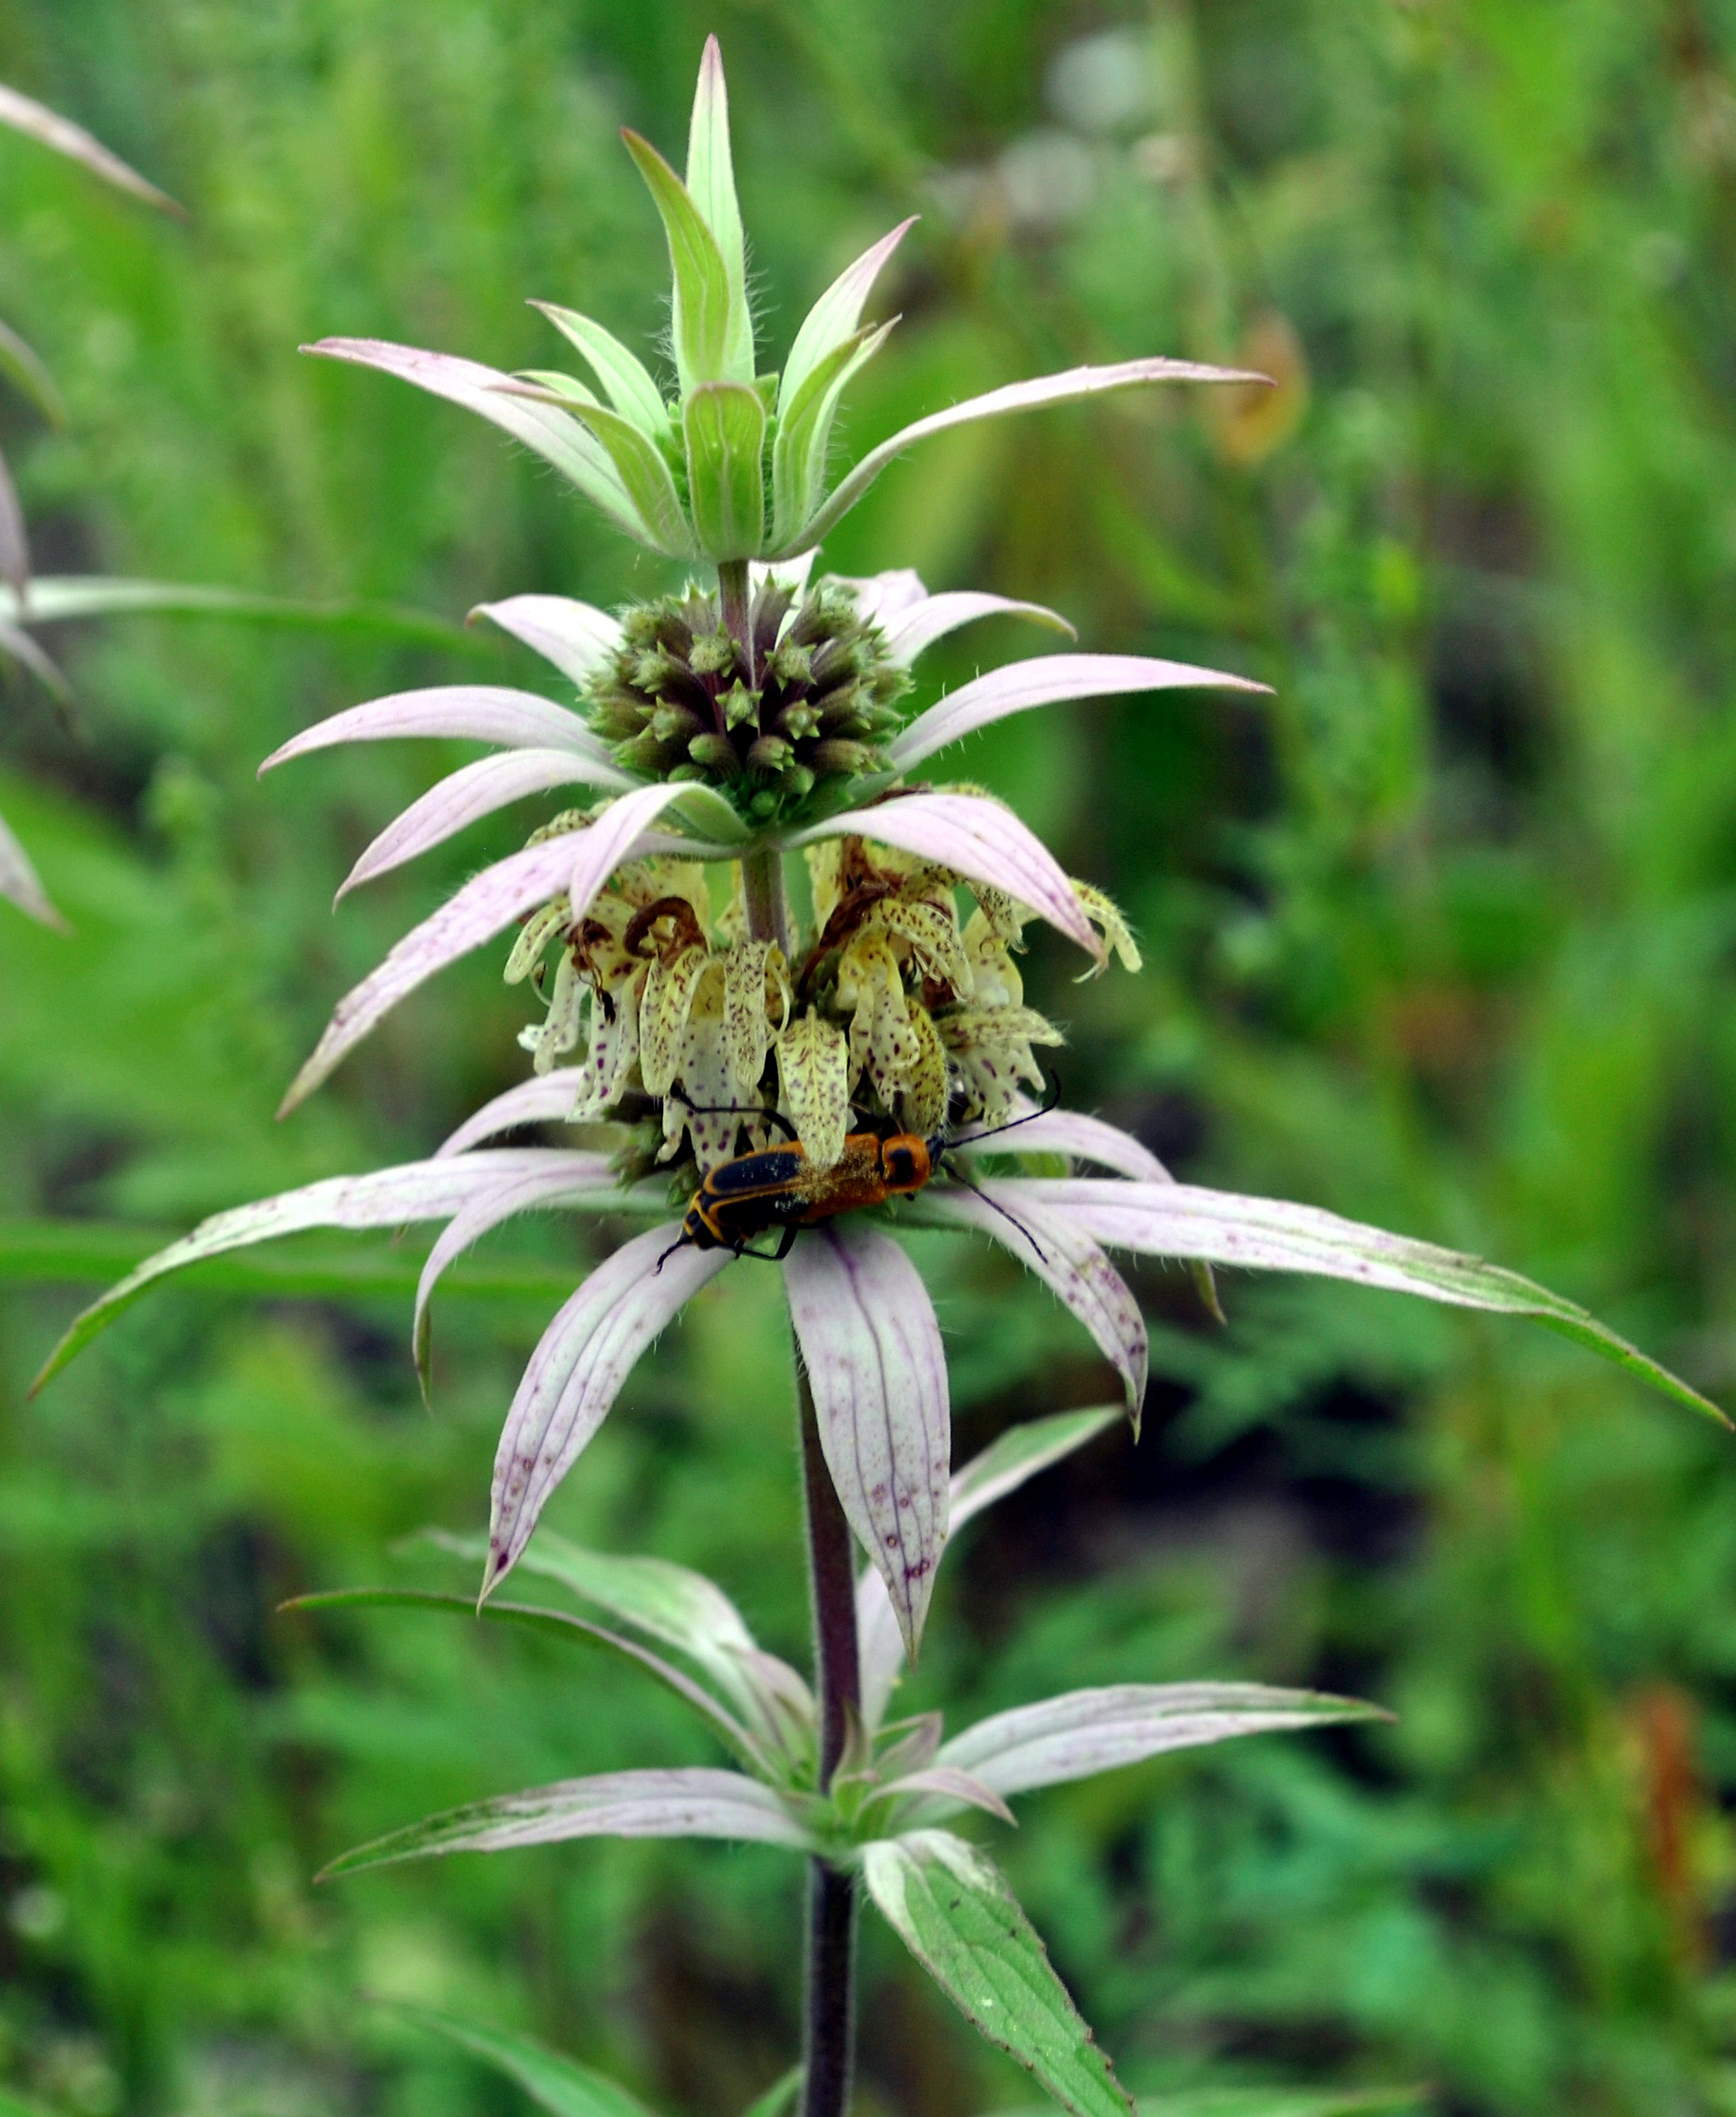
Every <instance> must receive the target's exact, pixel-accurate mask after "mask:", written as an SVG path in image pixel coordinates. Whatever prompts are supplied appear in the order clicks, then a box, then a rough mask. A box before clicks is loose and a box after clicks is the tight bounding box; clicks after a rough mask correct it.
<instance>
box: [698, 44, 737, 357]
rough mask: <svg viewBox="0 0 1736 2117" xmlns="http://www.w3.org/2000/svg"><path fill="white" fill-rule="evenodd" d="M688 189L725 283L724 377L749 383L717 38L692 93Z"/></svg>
mask: <svg viewBox="0 0 1736 2117" xmlns="http://www.w3.org/2000/svg"><path fill="white" fill-rule="evenodd" d="M687 189H688V192H689V193H690V195H691V196H692V198H693V204H695V205H696V206H697V207H698V208H699V210H700V212H701V213H702V214H703V215H705V225H706V227H708V228H710V230H711V232H712V234H713V235H714V236H715V237H716V238H717V248H718V250H720V251H721V252H722V254H723V264H724V271H725V273H727V275H728V281H729V328H728V336H727V339H726V342H725V346H724V360H725V366H724V373H725V374H726V375H728V376H730V377H732V378H736V379H738V380H740V381H744V382H751V380H752V379H753V319H752V316H751V313H750V311H749V308H748V261H747V238H746V237H745V236H744V235H743V233H742V228H741V207H740V203H739V202H738V200H737V198H736V180H735V169H734V165H733V163H732V161H731V159H730V155H729V95H728V89H727V88H726V87H725V86H724V78H723V52H722V51H721V49H720V48H719V46H718V43H717V38H716V37H707V38H706V39H705V57H704V58H703V59H701V61H700V63H699V84H698V87H696V88H695V89H694V91H693V122H692V124H691V125H690V126H689V128H688V134H687Z"/></svg>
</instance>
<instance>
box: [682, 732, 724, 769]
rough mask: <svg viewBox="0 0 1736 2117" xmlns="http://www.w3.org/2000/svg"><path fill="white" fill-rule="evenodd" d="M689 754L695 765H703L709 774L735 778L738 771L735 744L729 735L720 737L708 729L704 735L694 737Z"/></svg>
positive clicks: (689, 745) (688, 747) (689, 746)
mask: <svg viewBox="0 0 1736 2117" xmlns="http://www.w3.org/2000/svg"><path fill="white" fill-rule="evenodd" d="M687 754H688V756H689V757H690V758H692V760H693V762H694V763H695V764H703V765H704V766H705V768H706V770H707V771H708V772H716V773H719V774H723V775H725V776H733V774H734V773H735V771H736V750H735V744H734V743H733V742H731V741H730V739H729V738H728V736H727V735H719V734H717V731H716V730H715V729H713V728H707V729H706V730H705V733H704V734H703V735H696V736H694V738H693V740H692V741H691V742H690V743H689V744H688V745H687Z"/></svg>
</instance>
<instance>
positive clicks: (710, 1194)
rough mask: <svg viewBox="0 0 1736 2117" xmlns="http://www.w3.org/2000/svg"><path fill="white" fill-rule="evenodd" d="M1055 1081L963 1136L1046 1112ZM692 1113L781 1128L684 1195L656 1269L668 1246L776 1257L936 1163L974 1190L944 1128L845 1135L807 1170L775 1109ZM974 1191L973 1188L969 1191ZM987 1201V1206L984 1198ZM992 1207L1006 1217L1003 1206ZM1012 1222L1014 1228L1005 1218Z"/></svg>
mask: <svg viewBox="0 0 1736 2117" xmlns="http://www.w3.org/2000/svg"><path fill="white" fill-rule="evenodd" d="M1060 1096H1061V1088H1060V1083H1059V1081H1058V1080H1055V1081H1054V1082H1053V1083H1052V1092H1051V1094H1050V1097H1049V1099H1048V1100H1047V1101H1045V1102H1044V1104H1043V1108H1042V1109H1041V1110H1034V1111H1030V1112H1028V1113H1027V1114H1026V1115H1025V1116H1024V1117H1016V1118H1014V1119H1012V1120H1011V1122H1008V1123H1007V1124H997V1125H996V1127H995V1128H994V1130H993V1131H992V1132H985V1133H977V1134H973V1139H993V1138H995V1137H996V1136H997V1135H998V1134H1001V1133H1003V1132H1012V1131H1014V1130H1015V1129H1016V1128H1017V1127H1018V1126H1019V1125H1021V1124H1029V1123H1030V1122H1031V1118H1033V1117H1043V1116H1046V1115H1047V1113H1048V1112H1049V1111H1052V1110H1053V1109H1054V1106H1055V1104H1056V1103H1057V1102H1058V1101H1059V1100H1060ZM678 1099H679V1100H681V1101H682V1102H686V1103H687V1107H688V1109H689V1110H691V1111H693V1113H694V1115H695V1116H698V1117H712V1116H715V1117H737V1116H739V1117H742V1118H755V1119H759V1120H761V1121H762V1122H768V1121H769V1122H771V1123H773V1124H775V1125H778V1126H781V1127H782V1129H783V1131H784V1133H785V1134H786V1144H785V1145H784V1146H762V1147H756V1148H754V1149H753V1150H752V1151H751V1153H748V1154H738V1155H736V1156H734V1157H732V1158H731V1159H730V1160H728V1161H720V1162H719V1163H718V1164H717V1167H716V1168H715V1169H709V1170H707V1172H706V1174H705V1180H704V1181H703V1182H702V1183H701V1184H700V1186H699V1189H698V1190H697V1191H695V1192H694V1193H693V1199H692V1201H691V1203H690V1204H689V1205H688V1208H687V1212H686V1214H685V1216H683V1218H682V1231H681V1234H680V1235H679V1236H678V1237H677V1238H676V1239H675V1240H674V1241H673V1242H672V1243H671V1244H670V1247H669V1248H668V1249H667V1250H665V1251H664V1252H663V1255H662V1257H659V1258H658V1270H659V1271H661V1269H662V1267H663V1263H664V1262H665V1260H666V1259H667V1258H670V1257H672V1256H673V1255H674V1253H675V1251H676V1250H683V1249H689V1248H691V1249H694V1250H733V1251H734V1252H735V1254H736V1255H737V1256H738V1257H763V1258H764V1259H765V1260H766V1261H767V1262H771V1263H781V1262H783V1260H784V1259H785V1258H786V1257H787V1256H788V1255H789V1252H790V1249H791V1246H792V1245H793V1244H794V1242H795V1240H796V1238H797V1236H798V1234H799V1233H800V1232H801V1230H802V1229H803V1228H804V1227H819V1226H820V1225H821V1222H823V1221H827V1220H834V1219H836V1217H837V1216H838V1215H839V1214H841V1213H851V1212H855V1211H857V1210H859V1209H861V1208H863V1207H865V1206H869V1205H883V1204H885V1203H886V1201H887V1200H888V1199H889V1198H914V1197H915V1194H916V1193H917V1192H919V1191H921V1190H922V1189H923V1187H924V1186H925V1185H926V1184H927V1183H928V1182H929V1181H931V1180H932V1178H933V1177H934V1176H935V1175H936V1174H937V1173H938V1171H939V1170H940V1169H943V1168H944V1169H946V1171H947V1173H948V1175H950V1176H951V1177H953V1178H954V1179H955V1180H956V1181H958V1182H960V1183H962V1184H963V1185H964V1186H965V1188H966V1189H967V1190H969V1191H976V1189H977V1187H976V1185H975V1184H974V1183H973V1182H972V1181H971V1180H970V1178H969V1177H968V1176H966V1175H965V1174H964V1172H963V1171H962V1170H961V1169H959V1168H958V1166H957V1165H956V1164H955V1163H952V1162H950V1161H948V1160H947V1159H946V1154H947V1149H948V1148H949V1147H950V1146H953V1145H954V1144H955V1142H954V1141H953V1140H952V1139H951V1138H950V1137H949V1136H948V1135H947V1134H945V1133H935V1134H932V1135H931V1136H930V1137H929V1138H926V1139H925V1138H924V1137H923V1136H922V1135H921V1134H919V1133H914V1132H896V1133H892V1134H889V1135H888V1136H886V1137H885V1138H882V1137H881V1136H880V1134H879V1133H877V1132H853V1133H851V1134H849V1136H848V1137H847V1138H846V1139H845V1143H844V1152H843V1153H842V1154H841V1155H840V1156H839V1157H838V1159H837V1160H836V1161H834V1162H833V1165H832V1167H831V1168H830V1169H816V1168H815V1167H814V1166H813V1164H812V1162H811V1161H810V1159H809V1157H808V1153H807V1150H806V1148H804V1146H802V1144H801V1141H800V1140H799V1139H798V1137H797V1135H796V1128H795V1126H794V1125H793V1124H791V1122H789V1120H788V1118H786V1116H785V1115H784V1114H783V1112H782V1111H776V1110H767V1109H759V1110H740V1109H738V1108H737V1107H736V1106H735V1105H734V1104H729V1103H724V1104H708V1105H702V1104H699V1103H693V1102H687V1098H686V1097H685V1096H681V1097H679V1098H678ZM977 1194H978V1196H979V1197H980V1196H982V1195H983V1193H982V1192H978V1193H977ZM988 1203H989V1204H991V1205H994V1204H995V1201H994V1200H993V1199H990V1200H989V1201H988ZM996 1212H998V1213H1002V1214H1005V1215H1006V1216H1007V1218H1008V1219H1009V1220H1011V1219H1012V1218H1013V1216H1012V1215H1011V1214H1009V1213H1007V1209H1006V1207H1005V1206H1003V1205H996ZM1013 1225H1014V1226H1015V1227H1019V1223H1018V1222H1017V1221H1016V1220H1014V1221H1013ZM774 1232H775V1233H776V1235H777V1238H778V1243H777V1248H776V1249H775V1250H751V1249H750V1248H749V1247H748V1246H749V1244H750V1243H751V1242H752V1241H753V1240H754V1239H756V1238H757V1237H759V1236H761V1235H768V1234H772V1233H774ZM1019 1233H1020V1234H1022V1235H1023V1236H1024V1237H1025V1239H1026V1240H1027V1241H1028V1242H1030V1243H1031V1247H1032V1249H1033V1250H1037V1254H1038V1255H1039V1256H1041V1255H1042V1254H1043V1251H1042V1250H1041V1248H1040V1246H1039V1245H1038V1244H1037V1242H1036V1240H1035V1239H1034V1238H1033V1237H1032V1236H1031V1234H1030V1232H1029V1231H1028V1230H1027V1229H1025V1228H1023V1227H1019Z"/></svg>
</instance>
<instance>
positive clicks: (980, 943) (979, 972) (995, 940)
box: [964, 899, 1025, 1007]
mask: <svg viewBox="0 0 1736 2117" xmlns="http://www.w3.org/2000/svg"><path fill="white" fill-rule="evenodd" d="M1008 901H1009V902H1010V901H1011V900H1010V899H1009V900H1008ZM964 954H965V960H967V961H968V962H969V964H970V966H971V978H972V995H971V996H972V997H973V999H974V1000H975V1001H976V1003H977V1005H978V1006H984V1007H1018V1006H1023V1005H1024V999H1025V981H1024V979H1023V978H1022V977H1020V976H1019V966H1018V965H1017V964H1016V963H1015V962H1014V961H1013V960H1012V957H1011V956H1010V955H1009V954H1008V949H1007V946H1006V943H1005V942H1004V941H1003V940H1002V939H1001V937H1000V936H999V934H998V933H997V932H996V928H995V927H994V925H992V924H991V923H990V921H989V918H988V915H987V913H985V912H984V911H983V910H981V909H980V908H979V909H978V910H976V911H974V912H973V913H971V917H970V923H969V924H968V925H966V927H965V929H964Z"/></svg>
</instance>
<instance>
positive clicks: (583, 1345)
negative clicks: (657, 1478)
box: [483, 1227, 729, 1595]
mask: <svg viewBox="0 0 1736 2117" xmlns="http://www.w3.org/2000/svg"><path fill="white" fill-rule="evenodd" d="M678 1232H679V1230H678V1229H676V1228H673V1227H653V1228H650V1229H648V1230H647V1232H646V1233H645V1234H643V1235H637V1236H635V1237H634V1239H632V1241H630V1242H627V1243H625V1244H623V1247H622V1248H621V1249H619V1250H616V1251H615V1253H614V1255H613V1256H612V1257H611V1258H610V1259H609V1260H608V1262H606V1263H604V1264H600V1265H599V1266H598V1268H597V1270H596V1271H595V1272H593V1273H592V1274H591V1275H590V1277H589V1278H588V1279H587V1280H586V1281H585V1283H584V1285H582V1286H581V1287H580V1288H579V1290H578V1292H577V1294H575V1295H574V1297H573V1298H572V1299H571V1300H570V1301H569V1302H568V1303H567V1304H566V1306H565V1308H564V1309H562V1310H561V1312H560V1314H559V1315H558V1316H556V1318H555V1319H554V1320H553V1323H551V1324H550V1325H549V1327H548V1329H547V1330H546V1331H545V1332H543V1334H542V1343H541V1344H540V1345H538V1347H537V1349H536V1351H535V1352H534V1353H533V1354H532V1355H530V1366H529V1367H527V1368H526V1369H525V1371H524V1378H523V1380H522V1381H521V1382H520V1383H519V1385H518V1394H517V1396H515V1397H514V1399H513V1402H512V1408H511V1410H510V1411H509V1412H508V1413H507V1423H506V1425H505V1427H504V1428H503V1429H502V1432H501V1436H500V1446H499V1448H497V1450H496V1451H495V1483H494V1491H493V1495H492V1496H491V1499H490V1502H489V1518H488V1563H487V1570H486V1572H485V1574H484V1580H483V1592H484V1595H488V1594H492V1593H493V1592H494V1590H495V1588H498V1587H499V1585H500V1583H501V1582H502V1581H503V1580H504V1579H505V1578H506V1576H507V1574H508V1573H509V1572H510V1571H511V1569H512V1567H513V1565H514V1564H515V1563H516V1561H517V1560H518V1555H519V1553H521V1552H522V1551H523V1549H524V1547H525V1545H526V1543H528V1542H529V1541H530V1531H531V1530H533V1529H534V1528H535V1527H536V1522H537V1517H538V1515H539V1514H541V1512H542V1507H543V1505H544V1503H545V1502H546V1501H547V1499H548V1497H549V1495H550V1494H551V1493H552V1492H553V1490H554V1488H555V1486H556V1485H557V1484H558V1483H560V1481H561V1479H562V1478H563V1477H565V1474H566V1471H567V1470H568V1468H569V1467H570V1465H571V1464H572V1462H573V1460H574V1459H575V1458H576V1457H577V1455H578V1453H579V1451H580V1450H581V1449H582V1448H584V1446H585V1444H586V1443H587V1442H588V1440H589V1439H590V1437H591V1436H592V1435H593V1434H594V1433H595V1432H596V1431H597V1428H598V1427H599V1426H600V1425H601V1424H602V1422H603V1419H604V1417H605V1415H606V1414H607V1413H608V1411H609V1408H610V1406H611V1405H612V1403H613V1402H614V1401H615V1398H616V1396H617V1394H618V1393H619V1391H620V1389H621V1385H622V1383H623V1381H625V1379H626V1378H627V1376H628V1374H629V1373H630V1372H631V1371H632V1369H633V1367H634V1366H635V1363H636V1362H637V1360H638V1357H639V1355H640V1354H641V1353H643V1352H644V1350H645V1348H646V1347H647V1345H648V1344H649V1343H650V1342H651V1341H652V1339H653V1338H655V1337H656V1336H657V1335H658V1332H660V1331H661V1330H662V1329H663V1328H664V1327H665V1325H666V1324H668V1323H669V1322H670V1321H671V1320H673V1318H674V1317H675V1316H676V1315H677V1314H678V1313H679V1312H680V1310H681V1309H682V1308H683V1307H685V1305H686V1303H687V1302H688V1301H689V1299H691V1297H693V1295H694V1294H696V1293H697V1292H698V1291H699V1289H700V1288H701V1287H702V1286H703V1285H705V1282H706V1280H708V1279H711V1278H714V1277H715V1276H716V1275H717V1273H718V1272H720V1271H721V1270H722V1269H723V1267H724V1266H725V1265H726V1264H727V1263H728V1262H729V1259H728V1254H727V1253H720V1252H718V1251H716V1250H713V1251H709V1252H707V1251H704V1250H675V1251H674V1253H673V1254H672V1255H670V1256H667V1257H663V1252H665V1251H666V1250H669V1248H670V1243H671V1242H672V1241H673V1239H674V1238H675V1236H676V1234H677V1233H678ZM659 1257H662V1258H663V1262H662V1266H661V1269H658V1258H659Z"/></svg>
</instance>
